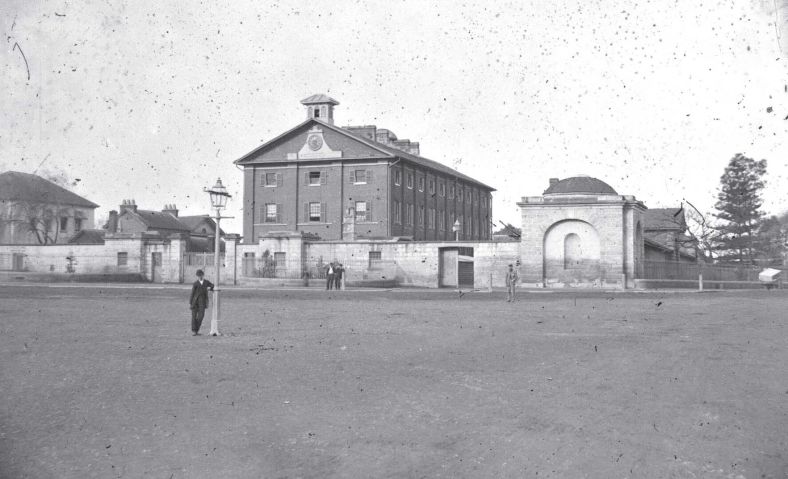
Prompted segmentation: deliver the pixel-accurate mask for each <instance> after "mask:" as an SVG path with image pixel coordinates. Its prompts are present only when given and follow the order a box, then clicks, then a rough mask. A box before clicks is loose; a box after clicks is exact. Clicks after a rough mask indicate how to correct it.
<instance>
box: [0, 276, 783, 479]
mask: <svg viewBox="0 0 788 479" xmlns="http://www.w3.org/2000/svg"><path fill="white" fill-rule="evenodd" d="M224 295H225V296H224V298H223V304H222V306H223V317H224V318H225V319H224V321H223V322H222V329H223V332H224V333H226V334H225V335H224V336H222V337H219V338H212V337H209V336H199V337H192V336H191V335H190V334H189V311H188V306H187V297H188V290H185V289H172V288H170V289H140V288H112V287H99V286H94V287H78V288H67V287H42V286H28V287H21V286H3V287H2V288H0V338H2V339H1V340H0V388H1V390H2V393H1V394H0V477H3V478H24V477H30V478H50V477H52V478H87V477H101V478H112V477H127V478H137V477H151V478H163V479H168V478H225V477H227V478H259V477H264V478H334V477H338V478H342V477H347V478H362V477H375V478H388V477H391V478H400V477H403V478H419V477H430V478H432V477H444V478H487V477H512V478H521V477H528V478H537V477H539V478H541V477H562V478H563V477H569V478H582V477H588V478H625V477H632V478H637V477H643V478H662V477H665V478H695V477H710V478H748V479H749V478H785V477H788V452H787V451H788V361H787V360H788V326H787V325H786V324H787V323H788V317H787V315H786V311H787V310H788V292H784V291H772V292H768V293H767V292H765V291H764V292H761V291H750V292H719V293H717V292H715V293H703V294H699V293H679V294H675V293H640V294H637V293H608V294H605V293H593V294H592V293H530V294H528V293H526V294H521V295H520V298H519V299H520V301H519V302H517V303H515V304H509V303H506V302H505V301H504V299H503V298H504V293H492V294H489V293H469V294H466V295H465V296H463V297H462V298H461V299H460V298H459V297H458V295H457V294H456V293H454V292H451V291H425V292H414V291H391V292H383V291H379V292H373V291H363V292H353V291H344V292H330V293H329V292H326V291H319V290H303V291H284V290H283V291H243V290H230V291H226V292H225V293H224ZM209 321H210V320H209V318H206V322H205V323H204V325H203V332H206V333H207V331H208V326H209V325H208V323H209Z"/></svg>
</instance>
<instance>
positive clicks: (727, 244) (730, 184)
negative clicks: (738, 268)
mask: <svg viewBox="0 0 788 479" xmlns="http://www.w3.org/2000/svg"><path fill="white" fill-rule="evenodd" d="M765 174H766V160H760V161H755V160H753V159H752V158H747V157H746V156H744V155H742V154H741V153H737V154H736V156H734V157H733V158H731V160H730V162H729V163H728V166H727V167H726V168H725V173H723V175H722V176H721V177H720V189H719V192H718V193H717V203H716V204H715V205H714V208H716V209H717V213H716V214H715V215H714V216H716V217H717V219H719V220H720V225H719V226H718V229H719V233H720V234H719V236H718V239H717V249H718V250H719V251H720V255H719V256H720V257H721V258H726V259H731V260H736V261H738V262H739V263H742V264H744V263H752V262H753V260H754V259H755V256H756V246H757V240H756V233H757V231H758V228H759V226H760V223H761V219H762V218H763V212H762V211H761V206H762V205H763V200H762V199H761V191H762V190H763V187H764V181H763V176H764V175H765Z"/></svg>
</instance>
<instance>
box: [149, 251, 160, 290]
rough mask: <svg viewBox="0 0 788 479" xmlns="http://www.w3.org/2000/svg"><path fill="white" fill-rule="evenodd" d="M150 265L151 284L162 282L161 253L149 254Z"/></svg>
mask: <svg viewBox="0 0 788 479" xmlns="http://www.w3.org/2000/svg"><path fill="white" fill-rule="evenodd" d="M150 264H151V269H150V271H151V273H150V280H151V283H161V282H163V278H162V277H161V252H156V253H151V255H150Z"/></svg>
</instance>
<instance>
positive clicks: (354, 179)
mask: <svg viewBox="0 0 788 479" xmlns="http://www.w3.org/2000/svg"><path fill="white" fill-rule="evenodd" d="M348 180H349V181H350V182H351V183H355V182H356V172H355V171H351V172H350V175H349V176H348Z"/></svg>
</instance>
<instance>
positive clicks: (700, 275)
mask: <svg viewBox="0 0 788 479" xmlns="http://www.w3.org/2000/svg"><path fill="white" fill-rule="evenodd" d="M698 291H703V269H702V268H698Z"/></svg>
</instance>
